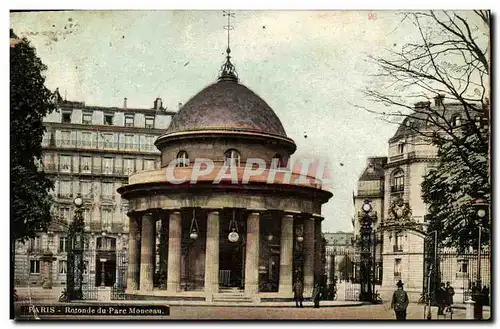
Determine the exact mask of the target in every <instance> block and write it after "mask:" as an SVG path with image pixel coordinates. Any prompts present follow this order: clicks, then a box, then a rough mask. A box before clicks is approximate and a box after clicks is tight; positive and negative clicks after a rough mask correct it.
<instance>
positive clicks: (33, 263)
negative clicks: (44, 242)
mask: <svg viewBox="0 0 500 329" xmlns="http://www.w3.org/2000/svg"><path fill="white" fill-rule="evenodd" d="M30 273H31V274H40V261H39V260H30Z"/></svg>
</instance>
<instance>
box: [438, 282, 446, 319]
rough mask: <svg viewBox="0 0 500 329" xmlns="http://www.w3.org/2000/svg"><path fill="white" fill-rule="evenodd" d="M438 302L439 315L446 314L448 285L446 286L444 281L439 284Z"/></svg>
mask: <svg viewBox="0 0 500 329" xmlns="http://www.w3.org/2000/svg"><path fill="white" fill-rule="evenodd" d="M436 297H437V298H436V299H437V301H436V302H437V304H438V313H437V315H444V312H443V311H444V308H445V305H446V287H445V286H444V283H441V285H440V286H439V290H438V292H437V296H436Z"/></svg>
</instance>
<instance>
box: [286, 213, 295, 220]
mask: <svg viewBox="0 0 500 329" xmlns="http://www.w3.org/2000/svg"><path fill="white" fill-rule="evenodd" d="M293 217H294V216H293V214H284V215H283V218H291V219H293Z"/></svg>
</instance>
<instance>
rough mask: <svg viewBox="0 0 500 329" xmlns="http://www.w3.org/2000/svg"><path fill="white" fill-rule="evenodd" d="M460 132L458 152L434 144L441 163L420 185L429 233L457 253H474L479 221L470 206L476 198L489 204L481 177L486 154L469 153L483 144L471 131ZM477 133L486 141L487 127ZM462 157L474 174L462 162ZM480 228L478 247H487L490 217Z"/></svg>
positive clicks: (487, 185) (449, 144)
mask: <svg viewBox="0 0 500 329" xmlns="http://www.w3.org/2000/svg"><path fill="white" fill-rule="evenodd" d="M462 129H463V134H462V135H461V136H460V140H461V141H462V143H463V144H464V146H463V147H462V148H461V149H460V150H458V149H457V148H456V147H454V146H453V142H451V141H444V142H443V141H438V140H436V141H435V143H436V144H438V145H439V157H440V163H439V165H438V167H437V168H436V169H435V170H431V171H429V173H428V174H427V175H426V176H425V177H424V181H423V183H422V197H423V200H424V202H425V203H427V204H428V205H429V215H430V216H431V221H430V224H429V227H428V230H429V231H434V230H437V231H438V232H440V236H441V239H440V240H441V243H442V244H443V245H444V246H447V247H454V248H457V249H458V250H460V251H463V250H465V249H467V248H468V247H469V246H472V247H473V248H474V249H476V248H477V246H478V243H479V242H478V238H479V232H478V230H479V229H480V227H479V225H478V224H479V221H478V219H479V218H478V216H477V213H476V212H477V209H476V208H474V207H472V206H471V205H472V203H473V202H474V200H476V199H478V198H482V199H484V200H485V201H486V202H487V203H490V201H491V195H490V193H489V191H490V183H489V181H488V179H487V177H484V176H483V175H481V174H480V173H483V172H484V173H486V172H488V157H487V150H484V151H483V152H479V151H476V152H474V151H471V150H478V149H480V148H481V146H482V143H481V142H480V141H479V140H478V138H477V137H476V134H474V133H472V132H470V130H471V127H463V128H462ZM480 131H481V132H482V134H483V135H484V138H485V139H486V140H487V134H488V126H483V127H481V128H480ZM457 135H458V134H457ZM458 152H461V154H457V153H458ZM464 154H465V156H466V158H467V159H468V161H469V162H470V163H471V164H472V165H473V166H474V168H475V170H471V167H470V166H469V165H467V164H465V163H464V161H462V160H461V159H462V155H464ZM481 192H484V194H483V193H481ZM480 224H481V226H482V228H481V229H482V232H481V235H482V238H481V244H482V245H488V244H489V241H490V237H491V225H490V224H491V223H490V220H489V216H486V217H485V218H484V219H483V220H482V222H481V223H480Z"/></svg>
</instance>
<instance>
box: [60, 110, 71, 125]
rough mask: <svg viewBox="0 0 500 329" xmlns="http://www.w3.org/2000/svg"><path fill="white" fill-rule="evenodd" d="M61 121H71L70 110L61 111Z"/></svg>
mask: <svg viewBox="0 0 500 329" xmlns="http://www.w3.org/2000/svg"><path fill="white" fill-rule="evenodd" d="M61 122H62V123H71V112H63V113H62V120H61Z"/></svg>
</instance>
